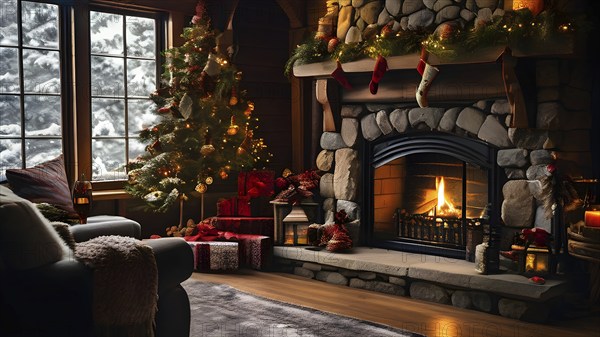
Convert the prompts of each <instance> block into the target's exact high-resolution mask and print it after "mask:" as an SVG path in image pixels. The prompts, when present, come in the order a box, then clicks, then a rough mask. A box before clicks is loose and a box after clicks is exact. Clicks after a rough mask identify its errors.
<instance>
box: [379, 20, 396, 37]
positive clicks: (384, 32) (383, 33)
mask: <svg viewBox="0 0 600 337" xmlns="http://www.w3.org/2000/svg"><path fill="white" fill-rule="evenodd" d="M393 24H394V21H391V22H390V23H388V24H387V25H385V26H383V28H381V36H382V37H388V36H390V35H392V34H393V33H394V30H393V29H392V27H393Z"/></svg>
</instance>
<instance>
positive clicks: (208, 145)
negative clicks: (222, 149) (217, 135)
mask: <svg viewBox="0 0 600 337" xmlns="http://www.w3.org/2000/svg"><path fill="white" fill-rule="evenodd" d="M213 152H215V147H214V146H213V145H212V141H211V139H210V133H209V132H208V129H207V130H206V134H205V135H204V145H202V147H201V148H200V154H201V155H203V156H205V157H206V156H208V155H211V154H212V153H213Z"/></svg>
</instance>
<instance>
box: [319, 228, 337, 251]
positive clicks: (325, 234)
mask: <svg viewBox="0 0 600 337" xmlns="http://www.w3.org/2000/svg"><path fill="white" fill-rule="evenodd" d="M335 227H336V226H335V225H333V224H327V225H323V226H321V227H319V233H318V236H319V237H320V238H321V243H320V244H319V246H326V245H327V244H328V243H329V240H331V239H332V238H333V234H334V232H335Z"/></svg>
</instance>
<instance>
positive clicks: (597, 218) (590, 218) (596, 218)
mask: <svg viewBox="0 0 600 337" xmlns="http://www.w3.org/2000/svg"><path fill="white" fill-rule="evenodd" d="M585 225H586V226H588V227H600V211H585Z"/></svg>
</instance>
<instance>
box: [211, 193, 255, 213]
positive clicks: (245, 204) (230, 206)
mask: <svg viewBox="0 0 600 337" xmlns="http://www.w3.org/2000/svg"><path fill="white" fill-rule="evenodd" d="M217 216H226V217H231V216H233V217H236V216H251V212H250V198H249V197H247V196H241V197H231V198H229V199H219V201H217Z"/></svg>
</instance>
